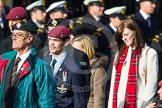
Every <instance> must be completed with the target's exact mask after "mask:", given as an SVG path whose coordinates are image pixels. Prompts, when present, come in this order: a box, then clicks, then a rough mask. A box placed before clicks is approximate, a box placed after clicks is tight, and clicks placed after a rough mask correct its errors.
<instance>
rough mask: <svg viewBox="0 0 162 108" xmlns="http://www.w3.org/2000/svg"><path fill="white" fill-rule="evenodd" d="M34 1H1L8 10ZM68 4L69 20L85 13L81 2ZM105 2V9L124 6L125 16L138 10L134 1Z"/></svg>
mask: <svg viewBox="0 0 162 108" xmlns="http://www.w3.org/2000/svg"><path fill="white" fill-rule="evenodd" d="M34 1H36V0H3V2H4V3H5V4H6V5H8V6H9V7H10V8H12V7H15V6H23V7H26V6H27V5H29V4H30V3H32V2H34ZM43 1H44V2H45V6H46V7H48V6H49V5H50V4H51V3H53V2H57V1H61V0H43ZM66 1H67V3H68V9H69V18H72V17H78V16H82V15H84V14H85V13H86V11H87V9H86V7H85V6H84V5H83V0H66ZM104 2H105V4H106V5H105V9H108V8H111V7H114V6H121V5H126V6H127V10H126V14H127V15H132V14H134V13H135V12H136V11H137V10H138V6H137V3H136V0H104ZM161 11H162V0H157V8H156V11H155V13H154V16H155V18H156V20H157V22H158V24H157V26H158V29H159V31H161V32H162V14H161V13H160V12H161Z"/></svg>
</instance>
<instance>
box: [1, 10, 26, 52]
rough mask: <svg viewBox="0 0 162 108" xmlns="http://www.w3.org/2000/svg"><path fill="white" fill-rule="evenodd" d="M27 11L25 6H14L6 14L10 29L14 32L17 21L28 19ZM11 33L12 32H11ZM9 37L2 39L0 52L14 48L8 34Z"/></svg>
mask: <svg viewBox="0 0 162 108" xmlns="http://www.w3.org/2000/svg"><path fill="white" fill-rule="evenodd" d="M27 17H28V16H27V12H26V10H25V9H24V8H23V7H14V8H12V9H11V10H10V12H9V13H8V15H7V16H6V19H7V20H8V26H9V28H10V31H11V32H12V26H13V25H14V24H15V23H18V22H21V21H25V22H26V21H27ZM9 34H11V33H9ZM6 37H8V38H6V39H4V40H2V42H1V43H0V54H2V53H4V52H8V51H11V50H13V49H12V47H11V46H12V41H11V38H10V37H9V36H6Z"/></svg>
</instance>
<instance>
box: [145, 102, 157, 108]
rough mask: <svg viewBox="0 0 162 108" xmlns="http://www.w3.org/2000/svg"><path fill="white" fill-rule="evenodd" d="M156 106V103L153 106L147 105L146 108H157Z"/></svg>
mask: <svg viewBox="0 0 162 108" xmlns="http://www.w3.org/2000/svg"><path fill="white" fill-rule="evenodd" d="M155 104H156V103H151V104H149V105H147V106H146V107H145V108H155V107H156V106H155Z"/></svg>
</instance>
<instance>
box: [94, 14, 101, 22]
mask: <svg viewBox="0 0 162 108" xmlns="http://www.w3.org/2000/svg"><path fill="white" fill-rule="evenodd" d="M92 16H93V15H92ZM93 18H94V19H95V20H96V21H99V20H100V18H98V17H96V16H93Z"/></svg>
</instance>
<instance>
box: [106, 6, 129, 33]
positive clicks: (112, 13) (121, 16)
mask: <svg viewBox="0 0 162 108" xmlns="http://www.w3.org/2000/svg"><path fill="white" fill-rule="evenodd" d="M125 10H126V6H118V7H113V8H111V9H106V10H105V11H104V14H105V15H108V17H109V21H110V23H109V24H108V25H107V27H108V29H109V30H110V31H111V33H112V34H113V35H114V34H115V32H116V31H117V27H118V26H119V25H120V23H121V22H122V20H125V19H126V16H125Z"/></svg>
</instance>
